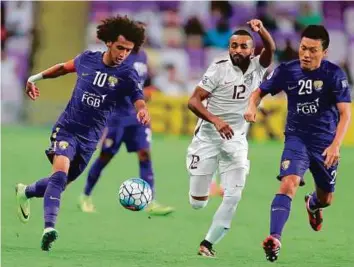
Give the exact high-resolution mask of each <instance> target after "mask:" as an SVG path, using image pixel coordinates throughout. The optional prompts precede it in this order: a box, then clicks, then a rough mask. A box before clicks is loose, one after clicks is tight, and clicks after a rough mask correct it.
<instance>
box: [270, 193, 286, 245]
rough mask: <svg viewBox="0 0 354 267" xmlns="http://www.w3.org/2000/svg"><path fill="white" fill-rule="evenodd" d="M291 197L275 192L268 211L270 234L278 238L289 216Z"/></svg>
mask: <svg viewBox="0 0 354 267" xmlns="http://www.w3.org/2000/svg"><path fill="white" fill-rule="evenodd" d="M290 208H291V198H290V197H288V196H287V195H284V194H276V195H275V197H274V199H273V202H272V206H271V212H270V234H271V235H272V236H274V237H276V238H277V239H279V240H280V238H281V234H282V232H283V228H284V225H285V223H286V221H287V220H288V218H289V214H290Z"/></svg>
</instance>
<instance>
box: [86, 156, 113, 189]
mask: <svg viewBox="0 0 354 267" xmlns="http://www.w3.org/2000/svg"><path fill="white" fill-rule="evenodd" d="M108 162H109V161H103V160H100V158H97V159H96V161H95V163H93V164H92V166H91V168H90V171H89V174H88V177H87V180H86V186H85V190H84V194H85V195H86V196H90V195H91V193H92V190H93V188H94V187H95V185H96V183H97V182H98V179H99V178H100V176H101V172H102V170H103V169H104V167H106V165H107V164H108Z"/></svg>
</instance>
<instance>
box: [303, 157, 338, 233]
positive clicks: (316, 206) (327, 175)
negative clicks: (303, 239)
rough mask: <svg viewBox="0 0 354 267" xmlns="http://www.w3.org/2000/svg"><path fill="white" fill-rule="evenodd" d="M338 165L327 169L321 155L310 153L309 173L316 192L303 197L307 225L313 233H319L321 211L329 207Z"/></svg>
mask: <svg viewBox="0 0 354 267" xmlns="http://www.w3.org/2000/svg"><path fill="white" fill-rule="evenodd" d="M337 168H338V164H336V165H335V166H332V167H330V168H329V169H327V168H326V167H325V166H324V159H323V156H322V155H321V153H311V162H310V171H311V173H312V175H313V177H314V180H315V184H316V190H315V191H314V192H313V193H311V194H308V195H306V196H305V203H306V210H307V213H308V218H309V223H310V226H311V228H312V229H313V230H314V231H320V230H321V228H322V223H323V214H322V209H323V208H326V207H328V206H330V205H331V203H332V199H333V192H334V189H335V183H336V176H337Z"/></svg>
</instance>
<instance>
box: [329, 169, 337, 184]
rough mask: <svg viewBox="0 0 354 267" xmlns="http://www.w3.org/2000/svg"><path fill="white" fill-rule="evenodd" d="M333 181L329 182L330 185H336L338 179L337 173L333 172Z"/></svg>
mask: <svg viewBox="0 0 354 267" xmlns="http://www.w3.org/2000/svg"><path fill="white" fill-rule="evenodd" d="M331 176H332V180H331V181H330V182H329V184H335V183H336V178H337V171H336V170H333V171H332V172H331Z"/></svg>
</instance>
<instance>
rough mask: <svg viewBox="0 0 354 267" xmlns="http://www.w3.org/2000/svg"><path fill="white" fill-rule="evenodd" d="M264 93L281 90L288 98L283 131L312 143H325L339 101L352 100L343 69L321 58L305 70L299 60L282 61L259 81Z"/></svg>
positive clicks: (333, 130)
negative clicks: (308, 69)
mask: <svg viewBox="0 0 354 267" xmlns="http://www.w3.org/2000/svg"><path fill="white" fill-rule="evenodd" d="M260 89H261V90H262V91H263V92H265V93H270V94H272V95H275V94H277V93H279V92H280V91H284V92H285V93H286V94H287V98H288V115H287V123H286V128H285V135H297V136H300V137H306V138H305V140H307V142H308V143H309V144H312V145H314V146H320V147H323V146H327V145H329V144H330V143H331V142H332V141H333V138H334V136H335V133H336V129H337V124H338V121H339V113H338V109H337V107H336V104H337V103H340V102H351V97H350V88H349V85H348V81H347V78H346V76H345V74H344V72H343V71H342V70H341V69H340V68H339V67H338V66H337V65H335V64H333V63H331V62H329V61H326V60H323V61H322V62H321V66H320V67H319V68H318V69H316V70H314V71H305V70H303V69H301V67H300V61H299V60H294V61H290V62H287V63H282V64H281V65H280V66H279V67H278V68H276V69H275V70H274V72H272V73H271V74H269V75H268V77H267V79H266V80H265V81H264V82H263V83H262V84H261V85H260Z"/></svg>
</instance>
